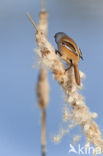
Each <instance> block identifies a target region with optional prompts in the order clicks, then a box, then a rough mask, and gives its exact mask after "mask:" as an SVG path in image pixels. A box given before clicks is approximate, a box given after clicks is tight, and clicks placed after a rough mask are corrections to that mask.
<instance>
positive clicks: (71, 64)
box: [65, 60, 73, 72]
mask: <svg viewBox="0 0 103 156" xmlns="http://www.w3.org/2000/svg"><path fill="white" fill-rule="evenodd" d="M72 66H73V63H72V60H70V66H69V67H68V68H66V69H65V72H67V71H68V70H69V69H70V68H71V67H72Z"/></svg>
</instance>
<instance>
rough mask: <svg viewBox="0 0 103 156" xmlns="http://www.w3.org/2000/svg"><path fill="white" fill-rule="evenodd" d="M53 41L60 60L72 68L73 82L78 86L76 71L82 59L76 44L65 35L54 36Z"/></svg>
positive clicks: (77, 71) (78, 79)
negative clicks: (56, 46)
mask: <svg viewBox="0 0 103 156" xmlns="http://www.w3.org/2000/svg"><path fill="white" fill-rule="evenodd" d="M55 41H56V43H57V45H58V51H59V53H60V55H61V56H62V58H63V59H64V60H65V61H66V62H67V63H68V64H69V65H70V66H73V67H74V75H75V80H76V83H77V84H78V85H80V75H79V69H78V63H79V60H80V58H82V59H83V57H82V53H81V50H80V49H79V47H78V46H77V44H76V43H75V42H74V40H72V39H71V38H70V37H69V36H67V35H66V34H65V33H57V34H55Z"/></svg>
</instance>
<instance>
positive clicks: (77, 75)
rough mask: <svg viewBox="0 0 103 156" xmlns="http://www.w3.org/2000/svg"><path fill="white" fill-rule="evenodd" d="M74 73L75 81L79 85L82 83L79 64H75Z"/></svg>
mask: <svg viewBox="0 0 103 156" xmlns="http://www.w3.org/2000/svg"><path fill="white" fill-rule="evenodd" d="M74 75H75V81H76V83H77V85H80V75H79V69H78V65H74Z"/></svg>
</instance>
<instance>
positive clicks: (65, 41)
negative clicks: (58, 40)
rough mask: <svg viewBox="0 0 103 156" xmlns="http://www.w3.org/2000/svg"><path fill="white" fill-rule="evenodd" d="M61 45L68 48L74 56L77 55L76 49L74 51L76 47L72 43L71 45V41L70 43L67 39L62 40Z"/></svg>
mask: <svg viewBox="0 0 103 156" xmlns="http://www.w3.org/2000/svg"><path fill="white" fill-rule="evenodd" d="M62 45H63V46H64V47H66V48H67V49H68V50H70V51H71V52H73V53H74V54H75V55H76V56H78V54H77V51H76V48H75V47H74V45H73V44H72V43H70V42H69V41H67V40H64V41H63V42H62Z"/></svg>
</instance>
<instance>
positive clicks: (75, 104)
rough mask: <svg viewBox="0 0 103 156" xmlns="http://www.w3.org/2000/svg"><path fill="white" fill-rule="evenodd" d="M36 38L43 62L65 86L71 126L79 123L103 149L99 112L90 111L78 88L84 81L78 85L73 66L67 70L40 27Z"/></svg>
mask: <svg viewBox="0 0 103 156" xmlns="http://www.w3.org/2000/svg"><path fill="white" fill-rule="evenodd" d="M35 39H36V42H37V44H38V49H37V51H36V52H37V54H38V55H39V57H40V59H41V62H42V63H44V64H45V66H47V67H48V68H49V69H50V70H51V71H52V72H53V77H54V79H55V80H56V81H57V82H58V83H59V84H60V86H61V87H62V88H63V90H64V92H65V95H66V101H67V102H68V104H70V106H71V109H72V111H71V114H70V118H69V120H71V125H70V126H69V128H72V127H73V126H75V125H78V124H79V125H80V126H81V127H82V130H83V133H84V134H85V136H86V139H87V140H88V141H89V142H90V143H92V144H93V145H94V146H95V147H98V146H99V147H101V150H102V151H103V139H102V134H101V131H100V130H99V127H98V125H97V124H96V122H95V121H94V118H95V117H96V116H97V114H96V113H91V112H90V111H89V109H88V107H87V106H86V104H85V100H84V97H83V96H82V95H81V94H80V93H78V90H79V89H82V86H83V85H82V83H81V86H80V87H79V86H77V85H76V83H75V79H74V73H73V68H71V69H70V70H69V71H68V72H65V67H64V65H63V63H62V61H61V59H60V57H59V56H57V55H56V54H55V48H54V47H53V46H52V45H51V44H50V42H49V41H48V40H47V38H46V37H45V34H44V33H42V32H41V31H40V29H39V31H38V32H36V35H35ZM43 52H44V53H43ZM80 77H81V79H82V78H83V77H84V73H83V72H81V71H80ZM66 115H67V114H66Z"/></svg>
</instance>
